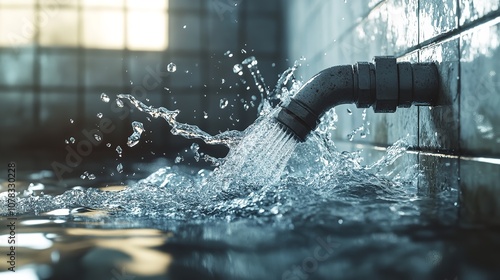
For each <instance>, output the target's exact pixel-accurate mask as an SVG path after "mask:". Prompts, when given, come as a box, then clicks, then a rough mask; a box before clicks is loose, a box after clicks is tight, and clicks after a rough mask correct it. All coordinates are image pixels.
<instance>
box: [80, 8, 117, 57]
mask: <svg viewBox="0 0 500 280" xmlns="http://www.w3.org/2000/svg"><path fill="white" fill-rule="evenodd" d="M123 22H124V16H123V13H122V12H121V11H119V10H117V11H113V10H88V9H86V10H85V11H84V12H83V45H84V47H86V48H98V49H123V48H124V39H123V35H124V32H123V31H124V30H123V29H124V24H123Z"/></svg>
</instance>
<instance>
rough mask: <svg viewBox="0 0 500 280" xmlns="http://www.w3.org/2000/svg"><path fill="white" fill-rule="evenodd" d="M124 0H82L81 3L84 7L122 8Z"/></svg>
mask: <svg viewBox="0 0 500 280" xmlns="http://www.w3.org/2000/svg"><path fill="white" fill-rule="evenodd" d="M123 1H124V0H81V3H82V6H83V7H84V8H95V7H111V8H122V7H123ZM145 1H147V0H145Z"/></svg>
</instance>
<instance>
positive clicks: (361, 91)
mask: <svg viewBox="0 0 500 280" xmlns="http://www.w3.org/2000/svg"><path fill="white" fill-rule="evenodd" d="M370 68H373V64H371V63H369V62H358V63H357V64H356V67H355V69H357V72H358V80H357V84H358V86H357V92H358V96H357V97H358V98H357V99H356V106H357V107H358V108H368V107H370V106H371V105H372V104H373V102H374V101H375V95H374V94H372V81H371V75H370Z"/></svg>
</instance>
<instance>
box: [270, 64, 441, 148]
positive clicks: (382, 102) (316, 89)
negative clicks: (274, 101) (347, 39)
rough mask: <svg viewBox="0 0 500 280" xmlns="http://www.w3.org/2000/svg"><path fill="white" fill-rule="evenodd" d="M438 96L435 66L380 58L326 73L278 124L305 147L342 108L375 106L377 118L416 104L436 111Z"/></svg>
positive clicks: (302, 91) (293, 101)
mask: <svg viewBox="0 0 500 280" xmlns="http://www.w3.org/2000/svg"><path fill="white" fill-rule="evenodd" d="M438 91H439V75H438V71H437V67H436V65H435V64H434V63H416V64H411V63H409V62H400V63H396V58H394V57H375V59H374V63H368V62H358V63H357V64H355V65H341V66H334V67H331V68H328V69H325V70H323V71H321V72H320V73H318V74H317V75H315V76H314V77H313V78H311V79H310V80H309V81H308V82H306V83H305V84H304V85H303V86H302V87H301V88H300V89H299V91H298V92H297V93H296V94H295V96H293V98H292V99H291V101H290V103H288V104H286V105H283V106H282V108H281V109H280V111H279V112H278V114H277V115H276V119H277V121H278V122H280V123H281V124H282V125H283V127H284V128H285V129H286V130H289V131H290V132H291V133H292V134H293V135H294V136H295V137H296V138H297V139H298V140H300V141H304V140H305V139H306V137H307V135H308V134H309V133H310V132H311V131H312V130H314V129H315V128H316V126H317V125H318V122H319V119H320V118H321V116H323V115H324V114H325V113H326V112H327V111H328V110H330V109H331V108H332V107H335V106H337V105H341V104H348V103H354V104H356V106H357V107H358V108H368V107H370V106H373V109H374V111H375V112H377V113H378V112H383V113H389V112H394V111H395V110H396V107H410V106H411V105H412V104H413V105H427V106H428V105H433V104H434V102H435V100H436V97H437V93H438Z"/></svg>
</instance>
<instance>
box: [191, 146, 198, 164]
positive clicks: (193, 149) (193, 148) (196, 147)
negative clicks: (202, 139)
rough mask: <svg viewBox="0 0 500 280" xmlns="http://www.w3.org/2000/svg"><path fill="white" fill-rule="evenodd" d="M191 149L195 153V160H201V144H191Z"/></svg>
mask: <svg viewBox="0 0 500 280" xmlns="http://www.w3.org/2000/svg"><path fill="white" fill-rule="evenodd" d="M190 149H191V151H192V152H193V153H194V160H196V162H199V161H200V156H201V155H200V153H199V152H198V150H199V149H200V145H198V144H196V143H193V144H192V145H191V148H190Z"/></svg>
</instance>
